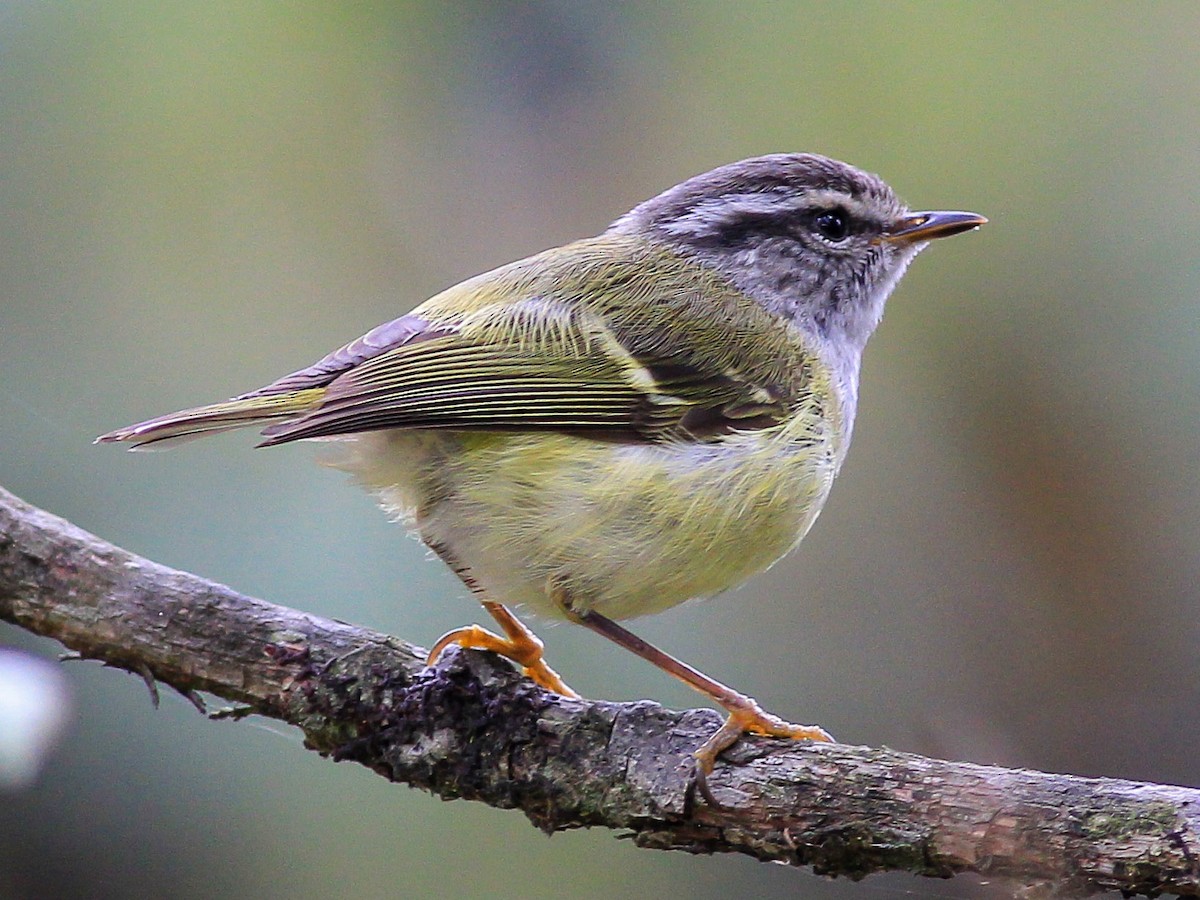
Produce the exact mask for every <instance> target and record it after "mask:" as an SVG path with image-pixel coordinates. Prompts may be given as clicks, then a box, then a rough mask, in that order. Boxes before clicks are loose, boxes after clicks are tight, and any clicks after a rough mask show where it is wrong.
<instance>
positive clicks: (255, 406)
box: [96, 388, 325, 450]
mask: <svg viewBox="0 0 1200 900" xmlns="http://www.w3.org/2000/svg"><path fill="white" fill-rule="evenodd" d="M324 394H325V388H308V389H305V390H300V391H288V392H286V393H280V394H266V395H258V396H246V397H238V398H235V399H233V400H226V401H225V402H224V403H213V404H211V405H209V406H197V407H196V408H194V409H182V410H180V411H179V412H173V413H168V414H167V415H165V416H158V417H157V418H154V419H147V420H146V421H145V422H138V423H137V424H136V425H128V426H126V427H125V428H118V429H117V430H116V431H110V432H109V433H108V434H102V435H100V437H98V438H96V443H97V444H120V443H124V444H131V445H132V446H131V447H130V448H129V449H131V450H142V449H155V450H157V449H159V448H160V447H169V446H172V445H174V444H178V443H182V442H183V441H186V440H190V439H191V438H195V437H201V436H202V435H205V434H215V433H217V432H219V431H229V430H231V429H234V428H245V427H247V426H249V425H266V424H268V423H270V422H278V421H280V420H283V419H290V418H293V417H295V416H298V415H300V414H302V413H304V412H306V411H308V410H309V409H312V408H313V407H314V406H315V405H316V404H317V403H319V402H320V400H321V397H322V396H323V395H324Z"/></svg>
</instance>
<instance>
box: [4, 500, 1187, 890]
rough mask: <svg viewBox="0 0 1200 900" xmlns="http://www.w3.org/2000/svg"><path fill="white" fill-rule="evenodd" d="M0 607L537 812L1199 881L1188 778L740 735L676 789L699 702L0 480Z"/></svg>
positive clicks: (880, 858)
mask: <svg viewBox="0 0 1200 900" xmlns="http://www.w3.org/2000/svg"><path fill="white" fill-rule="evenodd" d="M0 619H3V620H7V621H9V622H12V623H14V624H16V625H18V626H20V627H22V628H25V629H27V630H29V631H31V632H33V633H35V634H40V635H45V636H47V637H51V638H54V639H55V640H57V641H60V642H61V643H62V644H64V645H65V646H67V647H68V648H70V649H71V650H74V651H76V652H77V653H79V654H80V655H82V656H84V657H86V658H89V659H97V660H101V661H103V662H104V663H106V664H108V665H111V666H116V667H119V668H122V669H126V670H128V671H130V672H133V673H135V674H138V675H142V676H143V677H147V678H152V679H157V680H160V681H162V682H164V683H166V684H168V685H170V686H171V687H173V688H175V689H176V690H178V691H181V692H183V693H184V694H186V695H188V696H190V697H196V696H197V695H196V692H198V691H206V692H209V693H212V694H215V695H216V696H218V697H222V698H224V699H226V700H230V701H233V702H236V703H239V704H242V707H240V708H239V709H237V710H234V711H229V710H226V711H222V712H218V713H215V714H214V715H216V716H229V715H233V716H240V715H242V714H249V713H251V712H253V713H258V714H261V715H264V716H270V717H272V718H276V719H281V720H283V721H285V722H289V723H291V724H293V725H296V726H297V727H299V728H300V729H301V730H302V731H303V732H304V735H305V743H306V745H307V746H308V747H310V748H311V749H313V750H316V751H317V752H319V753H321V754H323V755H326V756H331V757H333V758H334V759H342V760H354V761H357V762H360V763H362V764H363V765H365V766H368V767H370V768H371V769H373V770H374V771H376V772H378V773H379V774H381V775H383V776H384V777H386V778H389V779H391V780H393V781H401V782H407V783H409V784H411V785H414V786H417V787H422V788H425V789H427V790H430V791H432V792H434V793H436V794H438V795H440V796H443V797H462V798H468V799H474V800H481V801H483V802H485V803H488V804H490V805H492V806H497V807H503V808H518V809H520V810H522V811H523V812H524V813H525V814H526V815H527V816H528V817H529V819H530V820H531V821H532V822H533V823H534V824H535V825H537V826H538V827H539V828H542V829H543V830H545V831H547V832H551V831H556V830H560V829H566V828H574V827H579V826H582V825H592V826H594V825H600V826H605V827H608V828H615V829H622V830H624V831H627V832H631V833H632V838H633V840H634V842H635V843H636V844H638V845H639V846H642V847H653V848H658V849H677V850H688V851H691V852H694V853H716V852H736V853H745V854H748V855H750V856H753V857H755V858H757V859H761V860H773V861H783V862H787V863H789V864H791V865H795V866H811V867H812V868H813V869H814V870H815V871H816V872H818V873H823V874H828V875H843V876H848V877H851V878H860V877H862V876H864V875H867V874H870V873H872V872H878V871H883V870H905V871H908V872H912V873H915V874H918V875H928V876H933V877H949V876H951V875H954V874H956V873H960V872H975V873H978V874H980V875H983V876H987V877H1011V878H1015V879H1019V880H1021V881H1022V882H1025V883H1032V884H1044V885H1046V886H1048V887H1051V888H1052V889H1054V890H1056V891H1057V892H1059V893H1080V894H1084V893H1090V892H1094V891H1099V890H1120V891H1124V892H1127V893H1144V894H1147V895H1150V896H1153V895H1154V894H1156V893H1162V892H1167V893H1176V894H1181V895H1188V896H1197V895H1200V837H1198V834H1197V828H1198V827H1200V791H1197V790H1193V789H1189V788H1182V787H1170V786H1162V785H1152V784H1140V783H1137V782H1131V781H1118V780H1114V779H1085V778H1076V777H1071V776H1065V775H1050V774H1044V773H1040V772H1031V771H1021V770H1009V769H1001V768H996V767H992V766H978V765H971V764H967V763H952V762H943V761H940V760H934V759H927V758H924V757H920V756H915V755H913V754H907V753H897V752H895V751H892V750H886V749H874V748H867V747H850V746H844V745H839V744H797V743H791V742H787V741H778V740H767V739H751V738H746V739H743V740H742V741H739V743H738V744H737V745H736V746H735V747H733V748H731V750H729V751H727V752H726V753H725V754H724V756H722V760H721V763H720V764H719V765H718V767H717V771H716V772H715V773H714V774H713V775H712V776H711V777H710V779H709V784H710V786H711V787H712V789H713V792H714V794H715V795H716V797H717V799H718V800H719V802H720V804H721V806H719V807H717V806H712V805H709V804H706V803H704V802H702V801H695V799H694V797H693V796H692V794H693V792H691V791H690V790H689V784H690V780H691V771H692V767H691V755H690V754H691V751H692V750H693V749H694V748H695V747H696V746H698V745H699V744H700V743H701V742H702V741H703V739H704V738H705V737H706V736H707V735H708V734H709V733H710V732H711V730H712V729H713V728H715V727H716V726H717V724H718V723H719V721H720V720H719V717H718V716H717V715H716V713H715V712H713V711H711V710H690V711H687V712H671V711H668V710H665V709H663V708H662V707H660V706H658V705H656V704H654V703H649V702H641V703H601V702H595V701H588V700H567V699H565V698H562V697H557V696H553V695H549V694H546V693H545V692H543V691H541V690H540V689H538V688H536V687H535V686H533V685H531V684H530V683H529V682H528V681H526V680H525V679H523V678H521V677H519V676H518V675H517V674H516V673H515V672H513V671H512V669H511V668H510V667H509V666H508V665H507V664H506V663H504V662H502V661H500V660H498V659H497V658H495V657H493V656H491V655H489V654H484V653H478V652H473V651H472V652H463V651H451V652H448V653H447V654H445V655H444V657H443V659H442V661H441V662H440V663H439V664H438V665H437V666H436V667H435V668H432V669H429V668H426V667H425V666H424V662H423V660H424V654H423V652H422V651H421V649H420V648H417V647H414V646H412V645H409V644H405V643H403V642H401V641H399V640H396V639H395V638H391V637H388V636H387V635H383V634H380V633H378V632H373V631H368V630H366V629H362V628H357V627H354V626H352V625H346V624H343V623H340V622H334V621H331V620H329V619H323V618H320V617H318V616H312V615H308V614H306V613H302V612H298V611H296V610H292V609H288V608H286V607H283V606H276V605H273V604H270V603H265V602H263V601H261V600H255V599H253V598H250V597H245V596H242V595H241V594H238V593H236V592H235V591H233V590H231V589H230V588H227V587H224V586H222V585H219V584H214V583H213V582H210V581H206V580H204V579H202V578H198V577H196V576H194V575H189V574H187V573H184V572H179V571H175V570H173V569H168V568H166V567H164V566H160V565H158V564H156V563H153V562H150V561H148V560H145V559H142V558H140V557H137V556H134V555H132V554H130V553H127V552H126V551H124V550H121V549H119V548H117V547H114V546H113V545H111V544H108V543H105V542H104V541H101V540H99V539H98V538H96V537H94V536H93V535H90V534H88V533H87V532H85V531H82V530H81V529H79V528H76V527H75V526H73V525H71V524H70V523H68V522H66V521H64V520H62V519H59V518H57V517H55V516H52V515H50V514H49V513H46V512H43V511H42V510H39V509H36V508H35V507H32V506H29V505H28V504H26V503H24V502H22V501H21V500H19V499H17V498H16V497H14V496H13V495H11V494H9V493H7V492H5V491H4V490H3V489H0Z"/></svg>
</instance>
